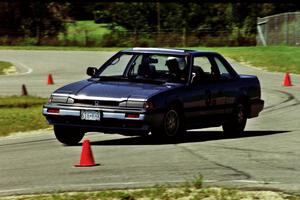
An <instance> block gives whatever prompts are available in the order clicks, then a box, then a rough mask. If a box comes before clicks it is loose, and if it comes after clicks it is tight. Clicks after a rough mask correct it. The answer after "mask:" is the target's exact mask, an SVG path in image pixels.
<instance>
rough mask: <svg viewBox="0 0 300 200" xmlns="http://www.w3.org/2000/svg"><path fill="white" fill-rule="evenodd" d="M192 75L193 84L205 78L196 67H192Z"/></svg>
mask: <svg viewBox="0 0 300 200" xmlns="http://www.w3.org/2000/svg"><path fill="white" fill-rule="evenodd" d="M192 73H194V75H193V80H192V82H193V83H198V82H199V81H200V80H201V79H202V78H204V77H205V72H204V71H203V69H202V68H201V67H200V66H198V65H194V66H193V68H192Z"/></svg>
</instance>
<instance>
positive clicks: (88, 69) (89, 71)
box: [86, 67, 98, 77]
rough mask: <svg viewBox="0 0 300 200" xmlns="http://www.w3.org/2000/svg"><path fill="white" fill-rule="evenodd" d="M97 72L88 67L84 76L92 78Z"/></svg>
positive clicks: (95, 69)
mask: <svg viewBox="0 0 300 200" xmlns="http://www.w3.org/2000/svg"><path fill="white" fill-rule="evenodd" d="M97 72H98V69H97V68H96V67H88V68H87V70H86V74H87V75H89V76H91V77H93V76H95V74H96V73H97Z"/></svg>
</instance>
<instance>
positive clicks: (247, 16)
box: [0, 0, 300, 40]
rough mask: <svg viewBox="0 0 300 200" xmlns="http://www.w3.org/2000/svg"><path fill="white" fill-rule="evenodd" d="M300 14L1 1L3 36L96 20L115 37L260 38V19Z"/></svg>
mask: <svg viewBox="0 0 300 200" xmlns="http://www.w3.org/2000/svg"><path fill="white" fill-rule="evenodd" d="M299 9H300V3H296V2H294V3H251V2H245V3H243V2H238V3H216V2H214V3H209V2H204V3H195V2H187V3H179V2H177V3H171V2H131V3H125V2H88V1H87V2H84V1H71V2H59V1H58V2H49V1H45V2H44V1H28V2H26V1H22V0H15V1H0V35H2V36H3V35H9V36H11V35H16V36H24V37H37V38H39V40H42V39H43V38H45V37H53V36H57V34H58V33H59V32H64V31H65V24H66V22H71V21H74V20H95V21H96V22H97V23H106V24H108V27H109V28H110V29H111V30H112V31H113V32H112V33H116V34H117V32H118V30H120V29H118V27H122V28H123V29H122V30H124V29H125V30H126V31H131V32H133V34H134V35H136V36H137V37H138V36H140V33H141V32H148V33H151V32H156V33H160V32H170V33H178V32H180V33H182V32H183V33H184V34H185V33H186V34H188V33H191V32H197V34H198V36H199V37H201V36H203V35H210V36H212V37H214V36H220V35H222V34H223V33H224V32H227V33H229V34H231V35H233V36H236V37H237V38H252V39H253V38H255V35H256V31H257V30H256V21H257V17H264V16H268V15H272V14H277V13H282V12H293V11H298V10H299Z"/></svg>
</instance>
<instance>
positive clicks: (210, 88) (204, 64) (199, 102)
mask: <svg viewBox="0 0 300 200" xmlns="http://www.w3.org/2000/svg"><path fill="white" fill-rule="evenodd" d="M192 63H193V64H192V83H191V84H190V86H189V89H188V91H187V93H188V96H189V99H188V101H187V102H188V103H187V105H186V106H187V107H188V108H189V109H188V112H187V117H188V118H189V120H190V121H197V123H205V124H207V123H210V122H211V123H214V122H216V121H218V120H219V116H221V115H223V114H224V108H223V107H222V105H223V104H224V103H225V99H224V98H223V87H222V86H220V85H219V82H218V81H216V79H215V75H216V72H217V71H216V69H215V67H216V65H215V63H214V62H213V60H212V58H211V57H210V56H209V55H201V56H195V57H194V58H193V62H192Z"/></svg>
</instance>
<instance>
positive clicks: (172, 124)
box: [151, 108, 184, 140]
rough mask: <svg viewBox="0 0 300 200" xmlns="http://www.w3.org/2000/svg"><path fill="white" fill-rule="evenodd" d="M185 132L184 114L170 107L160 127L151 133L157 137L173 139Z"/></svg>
mask: <svg viewBox="0 0 300 200" xmlns="http://www.w3.org/2000/svg"><path fill="white" fill-rule="evenodd" d="M183 132H184V127H183V120H182V115H181V114H180V112H179V111H178V110H177V109H175V108H170V109H169V110H168V111H167V112H166V113H165V115H164V118H163V121H162V123H161V124H160V126H159V127H158V128H154V129H153V130H152V131H151V133H152V135H153V136H155V137H159V138H163V139H167V140H172V139H175V138H178V137H179V136H181V135H182V133H183Z"/></svg>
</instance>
